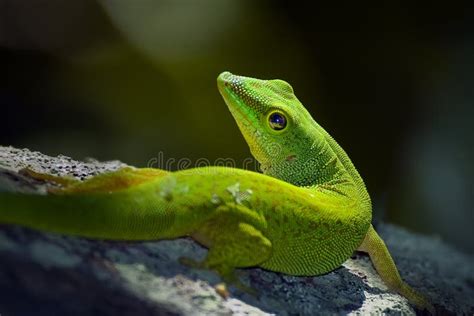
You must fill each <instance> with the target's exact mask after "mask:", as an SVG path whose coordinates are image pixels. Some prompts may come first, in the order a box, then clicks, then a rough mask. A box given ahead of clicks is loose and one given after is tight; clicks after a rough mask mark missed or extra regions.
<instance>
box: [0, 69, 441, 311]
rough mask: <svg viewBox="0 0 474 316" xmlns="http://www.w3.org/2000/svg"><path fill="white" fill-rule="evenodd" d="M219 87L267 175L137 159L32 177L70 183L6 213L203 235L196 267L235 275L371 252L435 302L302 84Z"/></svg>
mask: <svg viewBox="0 0 474 316" xmlns="http://www.w3.org/2000/svg"><path fill="white" fill-rule="evenodd" d="M218 87H219V91H220V92H221V94H222V96H223V98H224V100H225V102H226V104H227V105H228V107H229V109H230V111H231V113H232V115H233V116H234V118H235V120H236V122H237V124H238V126H239V128H240V130H241V132H242V134H243V136H244V137H245V139H246V141H247V143H248V144H249V146H250V150H251V152H252V154H253V155H254V157H255V158H256V159H257V160H258V161H259V162H260V164H261V168H262V170H263V173H264V174H260V173H255V172H251V171H246V170H241V169H235V168H224V167H206V168H196V169H187V170H182V171H177V172H167V171H163V170H159V169H132V168H125V169H121V170H119V171H117V172H113V173H108V174H104V175H99V176H96V177H93V178H91V179H90V180H86V181H84V182H80V181H78V182H74V181H73V182H70V181H67V180H66V179H65V178H54V177H51V176H43V175H38V174H32V175H33V176H34V177H37V178H42V177H43V178H48V179H49V180H52V181H54V182H58V183H63V184H64V187H63V188H62V189H59V190H56V191H55V192H52V193H50V194H48V195H47V196H40V195H24V194H23V195H21V194H13V193H0V222H3V223H10V224H19V225H24V226H28V227H32V228H35V229H41V230H45V231H51V232H57V233H62V234H71V235H78V236H83V237H89V238H98V239H112V240H157V239H172V238H177V237H181V236H191V237H193V238H194V239H195V240H197V241H198V242H200V243H202V244H203V245H205V246H206V247H208V248H209V252H208V255H207V257H206V259H205V260H204V261H203V262H201V263H194V264H196V265H197V266H199V267H204V268H211V269H214V270H216V271H217V272H218V273H219V274H220V275H221V276H222V277H223V279H224V280H225V281H227V282H236V279H235V278H234V276H233V270H234V269H235V268H238V267H251V266H261V267H263V268H266V269H268V270H271V271H276V272H282V273H286V274H291V275H318V274H323V273H327V272H329V271H331V270H333V269H335V268H337V267H338V266H340V265H341V264H342V263H343V262H344V261H345V260H347V259H348V258H349V257H350V256H351V255H352V253H353V252H354V251H355V250H358V249H359V250H361V251H365V252H368V253H369V255H370V256H371V259H372V261H373V262H374V265H375V267H376V269H377V271H378V272H379V274H380V275H381V277H382V279H383V280H384V281H385V282H386V283H387V285H388V286H389V287H390V288H391V289H392V290H395V291H398V292H400V293H401V294H402V295H404V296H406V297H407V298H408V299H409V300H410V301H411V302H412V303H413V304H415V305H416V306H418V307H419V308H427V309H429V310H431V311H432V310H433V309H432V307H431V305H430V304H429V303H428V302H426V300H425V299H424V298H423V297H422V296H420V295H419V294H418V293H416V292H415V291H414V290H412V289H411V288H410V287H409V286H408V285H407V284H406V283H404V282H403V281H402V280H401V278H400V275H399V274H398V271H397V269H396V267H395V264H394V263H393V260H392V259H391V257H390V254H389V253H388V250H387V249H386V247H385V244H384V243H383V241H382V240H381V239H380V237H379V236H378V235H377V233H376V232H375V230H374V229H373V227H372V225H371V214H372V209H371V202H370V197H369V194H368V193H367V190H366V188H365V185H364V182H363V180H362V178H361V177H360V175H359V173H358V172H357V170H356V169H355V167H354V166H353V164H352V163H351V161H350V159H349V158H348V156H347V154H346V153H345V152H344V150H342V148H341V147H340V146H339V145H338V144H337V143H336V142H335V141H334V140H333V139H332V137H331V136H330V135H329V134H328V133H327V132H326V131H325V130H324V129H323V128H322V127H321V126H320V125H319V124H317V123H316V122H315V121H314V120H313V119H312V117H311V116H310V114H309V113H308V112H307V111H306V109H305V108H304V107H303V105H302V104H301V103H300V102H299V101H298V99H297V98H296V96H295V95H294V93H293V89H292V88H291V86H290V85H289V84H288V83H286V82H284V81H282V80H258V79H253V78H248V77H241V76H235V75H232V74H230V73H228V72H224V73H222V74H221V75H220V76H219V77H218Z"/></svg>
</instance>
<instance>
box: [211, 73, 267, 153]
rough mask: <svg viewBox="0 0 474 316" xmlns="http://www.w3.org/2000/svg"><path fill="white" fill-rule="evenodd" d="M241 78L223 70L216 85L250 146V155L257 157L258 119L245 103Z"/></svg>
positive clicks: (250, 107) (244, 92)
mask: <svg viewBox="0 0 474 316" xmlns="http://www.w3.org/2000/svg"><path fill="white" fill-rule="evenodd" d="M243 78H245V77H241V76H236V75H233V74H231V73H230V72H223V73H221V74H220V75H219V77H218V78H217V86H218V88H219V92H220V94H221V95H222V97H223V98H224V101H225V103H226V104H227V107H228V108H229V111H230V112H231V114H232V116H233V117H234V119H235V121H236V122H237V126H238V127H239V129H240V131H241V133H242V135H243V136H244V138H245V141H246V142H247V144H248V146H249V147H250V151H251V152H252V155H253V156H254V157H255V158H257V157H256V155H255V154H256V152H255V148H258V146H257V142H258V139H257V138H258V137H257V136H258V135H259V132H258V131H259V119H258V117H257V114H256V113H255V111H254V109H253V107H252V106H251V105H249V104H247V101H248V97H246V95H247V93H246V91H245V89H244V86H243V82H242V81H243V80H242V79H243ZM257 160H258V158H257Z"/></svg>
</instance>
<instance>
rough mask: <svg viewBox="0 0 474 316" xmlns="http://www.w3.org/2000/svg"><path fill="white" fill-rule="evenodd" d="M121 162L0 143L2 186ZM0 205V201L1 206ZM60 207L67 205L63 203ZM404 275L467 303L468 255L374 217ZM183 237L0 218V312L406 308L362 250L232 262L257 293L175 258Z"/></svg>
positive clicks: (39, 185) (186, 242)
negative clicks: (56, 227)
mask: <svg viewBox="0 0 474 316" xmlns="http://www.w3.org/2000/svg"><path fill="white" fill-rule="evenodd" d="M123 166H125V164H123V163H120V162H117V161H113V162H98V161H95V160H90V161H88V162H78V161H75V160H73V159H71V158H68V157H65V156H58V157H49V156H46V155H43V154H40V153H38V152H31V151H29V150H26V149H23V150H20V149H15V148H12V147H0V191H16V192H25V193H39V194H44V193H45V192H46V189H47V187H48V186H50V184H47V183H44V182H38V181H36V180H32V179H30V178H28V177H27V176H24V175H22V174H21V172H20V173H19V171H20V170H21V169H22V168H25V167H29V168H31V169H33V170H35V171H37V172H41V173H49V174H54V175H62V176H65V175H68V176H72V177H75V178H79V179H86V178H88V177H90V176H93V175H95V174H98V173H102V172H107V171H112V170H117V169H118V168H121V167H123ZM0 211H1V206H0ZM64 211H65V212H67V210H64ZM377 230H378V231H379V233H380V235H381V236H382V237H383V238H384V240H385V241H386V243H387V245H388V247H389V249H390V251H391V253H392V255H393V257H394V259H395V261H396V263H397V265H398V267H399V269H400V273H401V275H402V276H403V277H404V279H405V280H406V281H407V282H408V283H409V284H411V285H412V286H413V287H414V288H415V289H417V290H419V291H420V292H421V293H423V294H425V295H426V296H427V297H429V298H430V300H431V301H432V302H433V303H434V304H435V305H436V308H437V310H438V312H439V313H440V314H473V313H474V302H473V300H474V299H473V298H474V268H473V267H474V259H473V257H472V256H468V255H466V254H463V253H460V252H458V251H456V250H454V249H453V248H451V247H450V246H448V245H446V244H445V243H443V242H442V241H441V240H439V239H438V238H433V237H425V236H420V235H416V234H412V233H409V232H407V231H405V230H403V229H402V228H399V227H395V226H392V225H385V224H384V225H382V224H381V225H378V226H377ZM206 251H207V250H206V249H205V248H202V247H201V246H199V245H198V244H196V243H195V242H193V241H192V240H191V239H187V238H183V239H177V240H164V241H157V242H140V243H126V242H109V241H94V240H87V239H83V238H75V237H68V236H60V235H56V234H50V233H43V232H38V231H34V230H31V229H26V228H21V227H17V226H9V225H0V262H1V265H0V314H1V315H53V314H54V315H90V314H92V315H267V314H277V315H316V314H318V315H321V314H322V315H325V314H330V315H345V314H353V315H362V314H368V313H371V314H380V313H384V314H389V315H392V314H393V315H399V314H404V315H405V314H414V313H415V312H416V311H415V310H413V308H412V307H411V306H410V305H409V304H408V303H407V301H406V300H405V299H404V298H402V297H400V296H399V295H397V294H393V293H390V292H388V291H387V289H386V287H385V286H384V284H383V283H382V281H381V280H380V278H379V277H378V275H377V274H376V273H375V271H374V269H373V267H372V265H371V263H370V261H369V259H368V257H367V256H365V255H363V254H356V255H355V256H354V257H353V258H351V259H349V260H348V261H347V262H346V263H345V264H344V265H343V266H342V267H341V268H339V269H337V270H335V271H333V272H331V273H328V274H326V275H323V276H317V277H294V276H287V275H282V274H278V273H273V272H269V271H265V270H262V269H258V268H252V269H242V270H239V276H240V278H241V280H242V282H244V283H245V284H248V285H250V286H251V287H253V288H254V289H256V290H257V292H258V293H259V294H258V296H257V297H254V296H251V295H249V294H247V293H241V292H239V291H238V290H235V289H233V288H232V287H231V289H230V290H231V296H230V298H227V299H224V298H222V297H221V296H219V295H218V294H217V293H216V291H215V290H214V287H213V286H214V285H216V284H218V283H219V282H220V279H219V277H218V276H217V275H216V274H214V273H213V272H211V271H203V270H196V269H192V268H189V267H186V266H183V265H181V264H179V261H178V258H179V257H183V256H184V257H191V258H194V259H202V258H204V256H205V255H206Z"/></svg>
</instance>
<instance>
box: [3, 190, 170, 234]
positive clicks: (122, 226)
mask: <svg viewBox="0 0 474 316" xmlns="http://www.w3.org/2000/svg"><path fill="white" fill-rule="evenodd" d="M147 198H148V194H147V192H144V193H143V194H137V193H136V192H135V193H127V192H115V193H109V194H106V193H98V194H87V195H82V194H72V195H55V194H49V195H36V194H17V193H4V192H0V223H6V224H16V225H21V226H26V227H30V228H33V229H38V230H44V231H48V232H53V233H60V234H67V235H76V236H82V237H87V238H93V239H113V240H152V239H162V238H176V237H178V236H176V235H177V233H176V232H173V231H172V229H171V227H173V223H174V212H169V211H167V209H168V208H167V207H166V205H160V204H159V203H158V205H157V203H151V202H150V203H147V202H146V200H147ZM144 201H145V202H144Z"/></svg>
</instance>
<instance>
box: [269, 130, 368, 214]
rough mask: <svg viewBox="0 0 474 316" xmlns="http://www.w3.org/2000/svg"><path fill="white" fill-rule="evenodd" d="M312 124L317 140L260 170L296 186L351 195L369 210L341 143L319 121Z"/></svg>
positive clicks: (361, 186)
mask: <svg viewBox="0 0 474 316" xmlns="http://www.w3.org/2000/svg"><path fill="white" fill-rule="evenodd" d="M314 124H315V126H314V127H315V129H314V130H315V132H316V133H318V134H319V135H318V137H315V139H318V140H317V141H314V142H313V144H312V146H311V147H310V148H309V149H308V150H307V151H306V152H304V153H299V154H298V155H296V156H292V157H290V158H291V159H283V160H281V161H279V162H272V163H271V164H265V165H262V171H263V172H264V173H265V174H267V175H270V176H273V177H276V178H279V179H281V180H284V181H286V182H289V183H292V184H294V185H297V186H302V187H308V188H315V189H318V190H320V191H323V192H326V193H328V194H330V195H336V196H338V197H347V198H349V199H354V198H355V199H357V200H358V201H359V202H360V203H361V207H362V208H363V209H364V210H368V211H369V212H371V209H372V206H371V201H370V196H369V194H368V192H367V189H366V187H365V184H364V181H363V180H362V177H361V176H360V174H359V172H358V171H357V169H356V168H355V167H354V165H353V164H352V162H351V160H350V159H349V157H348V156H347V154H346V152H345V151H344V150H343V149H342V148H341V146H339V144H338V143H337V142H336V141H335V140H334V139H333V138H332V137H331V136H330V135H329V134H328V133H327V132H326V131H325V130H324V129H323V128H322V127H321V126H320V125H319V124H317V123H316V122H314ZM321 139H323V141H321Z"/></svg>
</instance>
